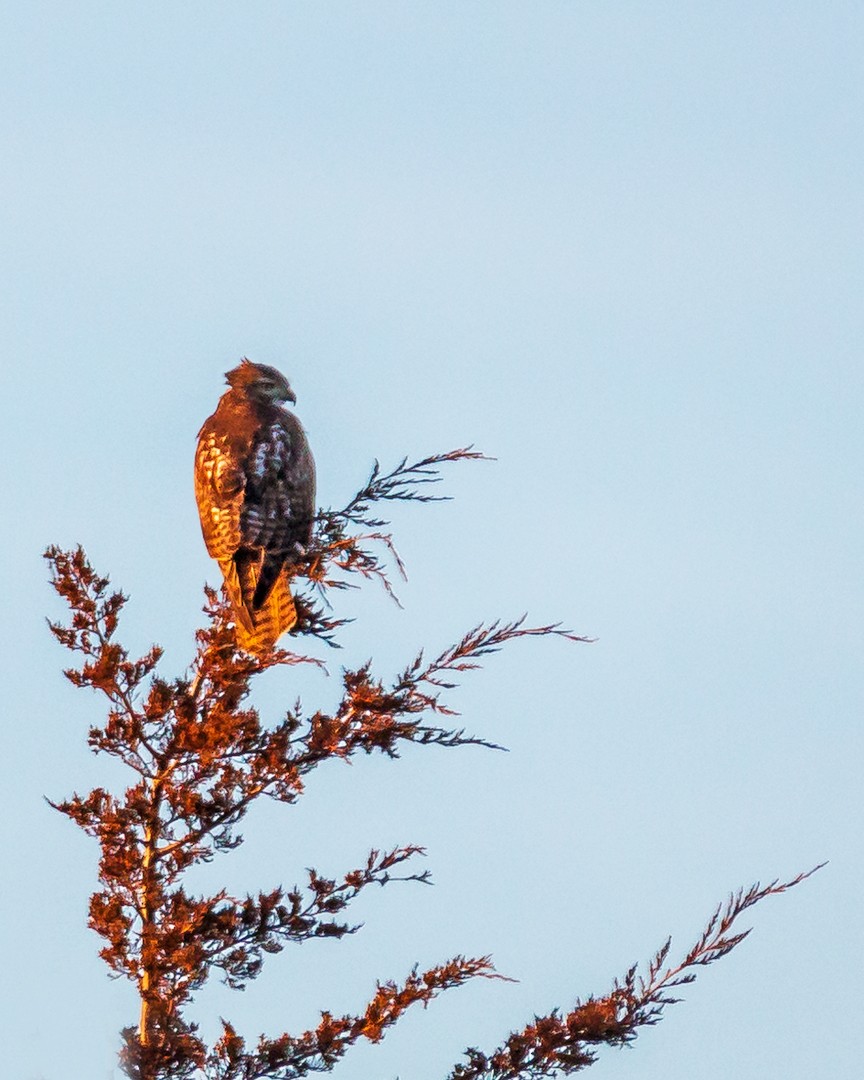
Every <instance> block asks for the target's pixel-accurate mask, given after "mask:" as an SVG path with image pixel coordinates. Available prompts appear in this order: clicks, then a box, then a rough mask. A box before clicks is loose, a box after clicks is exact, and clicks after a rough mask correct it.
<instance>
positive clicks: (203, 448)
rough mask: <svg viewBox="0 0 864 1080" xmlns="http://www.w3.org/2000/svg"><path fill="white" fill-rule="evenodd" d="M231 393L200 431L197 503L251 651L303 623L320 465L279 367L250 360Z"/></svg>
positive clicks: (233, 377) (231, 380)
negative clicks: (302, 568)
mask: <svg viewBox="0 0 864 1080" xmlns="http://www.w3.org/2000/svg"><path fill="white" fill-rule="evenodd" d="M225 378H226V380H227V382H228V384H229V385H230V387H231V389H230V390H228V391H227V392H226V393H225V394H223V395H222V397H221V399H220V401H219V406H218V408H217V409H216V412H215V413H213V415H212V416H211V417H210V419H209V420H207V421H206V422H205V424H204V426H203V427H202V428H201V431H200V432H199V434H198V449H197V452H196V454H195V498H196V499H197V501H198V513H199V515H200V517H201V530H202V532H203V533H204V543H205V544H206V545H207V550H208V552H209V553H210V555H211V556H212V557H213V558H214V559H216V561H217V562H218V563H219V568H220V569H221V571H222V575H223V577H224V578H225V586H226V588H227V590H228V595H229V597H230V598H231V603H232V605H233V607H234V611H235V613H236V621H237V640H238V642H239V644H240V645H242V646H243V648H245V649H248V650H249V651H250V652H256V653H257V652H261V651H264V650H266V649H268V648H269V647H270V646H272V645H273V644H274V642H275V641H276V640H277V638H279V636H280V635H281V634H284V633H285V632H286V631H287V630H290V629H291V627H292V626H293V625H294V624H295V622H296V621H297V614H296V612H295V610H294V601H293V599H292V597H291V592H290V590H289V587H288V581H289V579H290V576H291V567H292V564H293V563H294V562H296V561H297V559H298V557H300V556H302V555H303V554H304V553H305V550H306V548H307V546H308V544H309V541H310V540H311V538H312V522H313V518H314V515H315V462H314V461H313V459H312V454H311V453H310V451H309V444H308V442H307V441H306V435H305V433H304V431H303V428H302V427H301V426H300V421H299V420H298V419H297V417H296V416H295V415H294V414H293V413H290V412H288V410H287V409H283V408H282V402H284V401H290V402H291V403H292V404H293V403H294V402H296V400H297V399H296V398H295V396H294V392H293V391H292V389H291V387H290V386H289V385H288V380H287V379H286V378H285V376H284V375H282V374H281V373H280V372H278V371H277V370H276V369H275V368H272V367H267V366H266V365H265V364H253V363H251V361H249V360H246V359H244V360H243V361H242V362H241V363H240V365H239V366H238V367H236V368H234V370H233V371H229V372H227V374H226V375H225Z"/></svg>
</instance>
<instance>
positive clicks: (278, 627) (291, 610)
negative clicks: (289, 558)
mask: <svg viewBox="0 0 864 1080" xmlns="http://www.w3.org/2000/svg"><path fill="white" fill-rule="evenodd" d="M254 620H255V622H254V626H253V627H252V628H251V629H249V628H248V627H247V626H246V625H245V623H244V622H242V621H238V623H237V644H238V645H239V646H240V647H241V648H242V649H246V651H247V652H251V653H254V654H256V655H260V654H261V653H264V652H267V651H268V650H269V649H271V648H272V647H273V646H274V645H275V644H276V642H277V641H278V640H279V638H280V637H281V636H282V635H283V634H287V633H288V631H289V630H291V629H292V628H293V627H294V625H295V624H296V622H297V611H296V609H295V607H294V598H293V597H292V596H291V590H290V589H289V587H288V577H287V575H286V574H280V575H279V577H278V578H277V579H276V582H275V583H274V585H273V588H272V589H271V591H270V595H269V596H268V597H267V599H266V600H265V601H264V603H263V604H262V605H261V607H260V608H259V609H258V610H257V611H256V612H255V615H254Z"/></svg>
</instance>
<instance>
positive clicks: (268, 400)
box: [225, 356, 297, 405]
mask: <svg viewBox="0 0 864 1080" xmlns="http://www.w3.org/2000/svg"><path fill="white" fill-rule="evenodd" d="M225 379H226V380H227V382H228V384H229V385H230V386H232V387H233V388H234V389H235V390H242V391H243V392H244V393H245V394H247V395H248V396H249V397H250V398H252V399H253V400H254V401H260V402H262V403H264V404H266V405H275V404H277V403H278V402H280V401H290V402H291V404H292V405H294V404H296V402H297V398H296V397H295V396H294V391H293V390H292V389H291V387H290V385H289V383H288V380H287V379H286V378H285V376H284V375H283V374H282V372H281V371H277V370H276V368H274V367H268V365H267V364H253V363H252V361H251V360H247V359H246V357H245V356H244V357H243V359H242V360H241V361H240V363H239V364H238V365H237V367H235V368H232V370H231V371H226V372H225Z"/></svg>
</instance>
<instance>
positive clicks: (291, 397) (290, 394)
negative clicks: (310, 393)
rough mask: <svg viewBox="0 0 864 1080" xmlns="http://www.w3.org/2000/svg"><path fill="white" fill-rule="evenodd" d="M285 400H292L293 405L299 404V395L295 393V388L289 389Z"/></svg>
mask: <svg viewBox="0 0 864 1080" xmlns="http://www.w3.org/2000/svg"><path fill="white" fill-rule="evenodd" d="M285 400H286V401H290V402H291V404H292V405H296V404H297V395H296V394H295V393H294V391H293V390H289V391H288V392H287V394H286V395H285Z"/></svg>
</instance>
